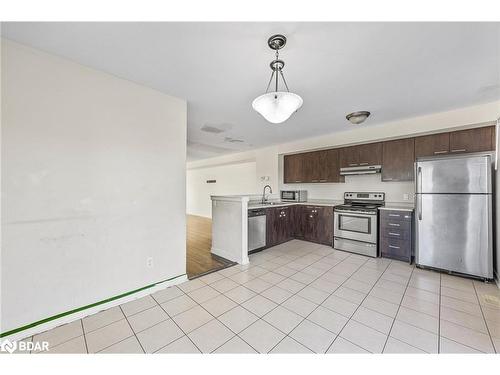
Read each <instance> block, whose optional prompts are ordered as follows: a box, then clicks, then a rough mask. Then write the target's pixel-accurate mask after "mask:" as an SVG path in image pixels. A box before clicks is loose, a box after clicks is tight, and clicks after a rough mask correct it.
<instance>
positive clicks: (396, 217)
mask: <svg viewBox="0 0 500 375" xmlns="http://www.w3.org/2000/svg"><path fill="white" fill-rule="evenodd" d="M411 216H412V213H411V212H409V211H395V210H394V211H392V210H380V221H381V222H383V221H391V222H396V221H409V222H411Z"/></svg>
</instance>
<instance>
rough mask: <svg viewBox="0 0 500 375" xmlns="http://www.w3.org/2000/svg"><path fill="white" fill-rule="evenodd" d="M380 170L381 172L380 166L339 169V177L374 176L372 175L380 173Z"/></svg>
mask: <svg viewBox="0 0 500 375" xmlns="http://www.w3.org/2000/svg"><path fill="white" fill-rule="evenodd" d="M381 170H382V166H381V165H361V166H359V167H346V168H340V175H341V176H350V175H356V174H374V173H380V171H381Z"/></svg>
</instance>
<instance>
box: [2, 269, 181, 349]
mask: <svg viewBox="0 0 500 375" xmlns="http://www.w3.org/2000/svg"><path fill="white" fill-rule="evenodd" d="M187 280H188V278H187V275H186V274H184V275H179V276H176V277H174V278H172V279H169V280H165V281H160V282H158V283H156V284H153V285H151V286H148V287H145V288H141V289H139V290H138V291H137V292H133V293H132V294H128V295H125V296H123V297H117V298H113V299H112V300H111V301H108V302H103V303H97V304H93V306H92V307H89V308H85V309H83V310H79V311H77V312H74V313H71V312H70V313H67V314H64V315H63V316H61V317H59V318H55V319H51V320H49V321H47V322H44V323H40V324H36V323H34V324H36V325H35V326H33V327H29V328H26V329H22V328H19V329H15V330H12V331H16V332H13V333H12V334H9V332H6V333H7V334H4V333H2V337H1V339H0V342H1V341H3V340H5V339H9V341H18V340H21V339H24V338H26V337H30V336H33V335H36V334H38V333H42V332H45V331H47V330H49V329H52V328H56V327H58V326H61V325H63V324H67V323H71V322H73V321H75V320H78V319H82V318H85V317H86V316H89V315H92V314H95V313H98V312H99V311H102V310H106V309H109V308H111V307H115V306H118V305H121V304H123V303H126V302H130V301H133V300H135V299H138V298H142V297H145V296H147V295H149V294H152V293H155V292H157V291H159V290H163V289H166V288H168V287H170V286H172V285H177V284H181V283H183V282H185V281H187ZM105 301H107V300H105ZM94 305H95V306H94ZM75 310H78V309H75ZM61 315H62V314H61ZM48 319H50V318H48ZM42 321H43V320H42Z"/></svg>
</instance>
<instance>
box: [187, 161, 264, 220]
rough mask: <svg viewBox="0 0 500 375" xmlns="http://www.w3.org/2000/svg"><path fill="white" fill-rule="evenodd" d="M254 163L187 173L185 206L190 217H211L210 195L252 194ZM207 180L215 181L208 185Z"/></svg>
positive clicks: (222, 166) (253, 188)
mask: <svg viewBox="0 0 500 375" xmlns="http://www.w3.org/2000/svg"><path fill="white" fill-rule="evenodd" d="M256 173H257V172H256V163H255V162H254V161H252V162H247V163H235V164H228V165H219V166H216V167H208V168H199V169H190V170H188V171H187V180H186V181H187V197H186V198H187V202H186V203H187V205H186V210H187V213H188V214H190V215H198V216H205V217H212V200H211V199H210V196H211V195H240V194H253V193H254V192H255V190H256V180H255V175H256ZM207 180H216V182H215V183H211V184H208V183H207Z"/></svg>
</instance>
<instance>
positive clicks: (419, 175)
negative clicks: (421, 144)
mask: <svg viewBox="0 0 500 375" xmlns="http://www.w3.org/2000/svg"><path fill="white" fill-rule="evenodd" d="M419 185H420V186H419ZM420 193H422V167H420V166H419V167H418V168H417V194H416V195H417V210H418V220H420V221H421V220H422V197H421V196H420Z"/></svg>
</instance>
